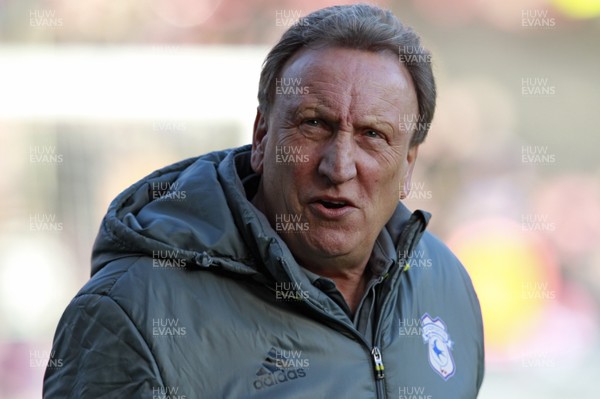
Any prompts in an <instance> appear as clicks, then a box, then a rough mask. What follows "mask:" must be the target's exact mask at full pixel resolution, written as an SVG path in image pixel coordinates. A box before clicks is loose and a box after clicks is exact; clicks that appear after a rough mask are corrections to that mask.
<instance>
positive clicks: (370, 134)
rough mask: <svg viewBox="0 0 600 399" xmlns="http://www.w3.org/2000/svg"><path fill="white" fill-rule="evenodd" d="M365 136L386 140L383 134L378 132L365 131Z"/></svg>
mask: <svg viewBox="0 0 600 399" xmlns="http://www.w3.org/2000/svg"><path fill="white" fill-rule="evenodd" d="M365 136H367V137H369V138H372V139H383V138H385V137H384V136H383V135H382V134H381V133H379V132H378V131H377V130H371V129H370V130H365Z"/></svg>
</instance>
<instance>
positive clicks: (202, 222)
mask: <svg viewBox="0 0 600 399" xmlns="http://www.w3.org/2000/svg"><path fill="white" fill-rule="evenodd" d="M250 148H251V147H250V146H249V145H248V146H243V147H239V148H236V149H230V150H224V151H217V152H212V153H209V154H206V155H203V156H200V157H196V158H190V159H187V160H183V161H181V162H178V163H175V164H173V165H170V166H167V167H165V168H162V169H159V170H157V171H155V172H154V173H152V174H150V175H148V176H147V177H145V178H143V179H142V180H140V181H138V182H137V183H135V184H133V185H132V186H130V187H129V188H127V189H126V190H125V191H123V192H122V193H121V194H119V195H118V196H117V197H116V198H115V199H114V200H113V202H112V203H111V204H110V206H109V208H108V211H107V214H106V216H105V217H104V219H103V221H102V224H101V226H100V231H99V233H98V236H97V238H96V242H95V243H94V248H93V251H92V275H94V274H96V273H97V272H98V271H99V270H101V269H102V268H103V267H104V266H105V265H106V264H107V263H109V262H111V261H114V260H117V259H120V258H125V257H131V256H136V257H137V256H150V257H152V258H166V257H168V258H175V259H185V260H187V261H191V264H193V265H196V266H198V267H208V266H221V267H224V268H226V269H227V270H228V271H232V272H236V273H243V274H253V275H256V274H270V275H271V276H272V277H273V278H275V279H276V280H288V279H290V278H291V279H295V278H294V277H293V276H291V277H290V274H295V273H299V268H297V267H295V268H294V267H290V266H289V264H287V263H290V261H291V262H293V256H292V255H291V253H290V252H289V249H288V248H287V245H285V243H284V242H283V240H282V239H281V238H280V237H279V235H278V234H277V233H276V232H275V231H274V230H273V229H272V228H271V226H270V225H269V222H268V220H267V218H266V217H265V216H264V215H263V214H262V213H261V212H260V211H258V210H257V209H256V208H255V207H254V206H253V205H252V203H251V202H250V201H248V199H247V198H246V192H245V189H244V185H243V184H242V180H243V179H244V178H246V177H249V176H251V175H252V174H253V171H252V169H251V167H250V151H251V150H250ZM428 220H429V214H428V213H426V212H422V211H417V212H415V213H413V214H412V216H411V214H410V212H409V211H408V209H407V208H406V207H405V206H404V205H402V204H401V203H399V204H398V207H397V208H396V211H395V213H394V215H393V216H392V218H391V219H390V221H389V222H388V224H387V225H386V228H384V229H383V230H382V232H381V234H380V236H379V238H378V240H377V243H378V246H379V247H381V248H383V250H384V251H386V252H388V253H390V257H391V258H398V257H401V255H400V254H401V253H405V254H406V253H408V252H409V251H408V250H407V246H411V247H412V246H413V245H414V242H415V241H417V240H418V238H419V237H420V235H421V234H422V233H423V231H424V230H425V226H426V225H427V222H428Z"/></svg>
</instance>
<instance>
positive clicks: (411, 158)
mask: <svg viewBox="0 0 600 399" xmlns="http://www.w3.org/2000/svg"><path fill="white" fill-rule="evenodd" d="M418 153H419V145H418V144H417V145H413V146H412V147H410V148H409V149H408V153H407V154H406V172H405V173H404V178H403V182H402V191H400V199H401V200H402V199H404V198H406V197H407V196H408V194H409V193H410V183H411V180H412V173H413V170H414V169H415V163H416V161H417V155H418Z"/></svg>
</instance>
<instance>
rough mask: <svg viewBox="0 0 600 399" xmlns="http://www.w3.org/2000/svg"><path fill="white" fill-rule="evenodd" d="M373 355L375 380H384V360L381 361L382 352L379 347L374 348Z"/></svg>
mask: <svg viewBox="0 0 600 399" xmlns="http://www.w3.org/2000/svg"><path fill="white" fill-rule="evenodd" d="M371 355H373V362H374V363H375V378H376V379H378V380H382V379H383V377H385V374H384V372H383V369H384V367H383V360H382V359H381V351H380V350H379V348H378V347H376V346H374V347H373V350H372V351H371Z"/></svg>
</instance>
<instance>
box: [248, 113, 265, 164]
mask: <svg viewBox="0 0 600 399" xmlns="http://www.w3.org/2000/svg"><path fill="white" fill-rule="evenodd" d="M268 130H269V127H268V123H267V118H266V117H265V115H263V114H262V113H261V112H260V110H259V109H258V108H257V109H256V118H255V119H254V132H253V134H252V156H251V158H250V165H251V166H252V169H253V170H254V171H255V172H256V173H258V174H262V172H263V160H264V159H265V150H266V147H267V131H268Z"/></svg>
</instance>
